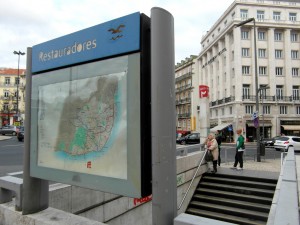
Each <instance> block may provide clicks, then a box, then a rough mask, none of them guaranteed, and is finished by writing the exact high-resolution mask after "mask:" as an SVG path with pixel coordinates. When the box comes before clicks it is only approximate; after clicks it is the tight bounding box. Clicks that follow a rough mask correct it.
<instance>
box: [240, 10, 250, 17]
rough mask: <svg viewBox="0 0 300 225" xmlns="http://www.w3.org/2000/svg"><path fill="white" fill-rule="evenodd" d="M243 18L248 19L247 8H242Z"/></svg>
mask: <svg viewBox="0 0 300 225" xmlns="http://www.w3.org/2000/svg"><path fill="white" fill-rule="evenodd" d="M240 13H241V18H242V19H248V10H247V9H241V11H240Z"/></svg>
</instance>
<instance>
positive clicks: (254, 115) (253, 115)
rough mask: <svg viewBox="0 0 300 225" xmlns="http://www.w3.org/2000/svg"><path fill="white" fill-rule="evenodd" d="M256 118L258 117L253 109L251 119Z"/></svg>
mask: <svg viewBox="0 0 300 225" xmlns="http://www.w3.org/2000/svg"><path fill="white" fill-rule="evenodd" d="M256 118H258V111H255V112H254V113H253V114H252V115H251V119H252V120H255V119H256Z"/></svg>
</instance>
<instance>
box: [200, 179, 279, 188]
mask: <svg viewBox="0 0 300 225" xmlns="http://www.w3.org/2000/svg"><path fill="white" fill-rule="evenodd" d="M204 181H206V182H212V183H225V184H232V185H238V186H246V187H256V188H262V189H269V190H275V188H276V183H269V182H264V181H253V180H238V179H236V178H227V177H224V178H223V177H215V176H205V177H203V179H202V180H201V182H204Z"/></svg>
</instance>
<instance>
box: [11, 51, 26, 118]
mask: <svg viewBox="0 0 300 225" xmlns="http://www.w3.org/2000/svg"><path fill="white" fill-rule="evenodd" d="M14 54H15V55H18V82H17V111H16V115H17V118H19V85H20V56H21V55H25V52H21V51H18V52H17V51H14Z"/></svg>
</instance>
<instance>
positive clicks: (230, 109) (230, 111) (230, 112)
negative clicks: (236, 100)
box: [229, 106, 300, 115]
mask: <svg viewBox="0 0 300 225" xmlns="http://www.w3.org/2000/svg"><path fill="white" fill-rule="evenodd" d="M299 108H300V107H299ZM299 111H300V110H299ZM229 114H230V115H232V106H230V107H229Z"/></svg>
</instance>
